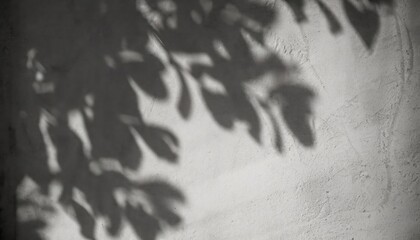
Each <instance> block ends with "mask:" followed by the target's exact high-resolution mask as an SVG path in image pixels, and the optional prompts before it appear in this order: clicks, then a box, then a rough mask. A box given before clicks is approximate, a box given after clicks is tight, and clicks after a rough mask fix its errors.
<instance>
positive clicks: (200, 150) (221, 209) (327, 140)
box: [46, 0, 420, 240]
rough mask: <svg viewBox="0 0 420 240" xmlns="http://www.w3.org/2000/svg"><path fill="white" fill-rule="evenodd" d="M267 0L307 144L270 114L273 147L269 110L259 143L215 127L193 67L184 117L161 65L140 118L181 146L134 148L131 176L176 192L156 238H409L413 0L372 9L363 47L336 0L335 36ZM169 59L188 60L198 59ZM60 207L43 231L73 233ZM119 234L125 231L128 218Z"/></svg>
mask: <svg viewBox="0 0 420 240" xmlns="http://www.w3.org/2000/svg"><path fill="white" fill-rule="evenodd" d="M269 3H271V4H272V7H273V8H276V9H277V11H279V14H278V16H277V18H276V20H275V22H274V24H272V26H271V27H270V29H269V30H267V31H266V34H265V39H264V41H265V43H266V45H267V46H268V47H269V48H270V49H271V50H273V51H275V52H276V54H278V55H279V56H280V57H281V58H282V59H283V60H284V61H286V62H287V63H288V64H291V65H292V64H293V65H295V67H296V69H297V71H296V73H293V74H296V76H298V77H297V78H294V79H295V80H294V81H299V83H300V84H303V85H305V86H309V87H310V88H311V89H312V90H313V91H314V92H315V98H314V101H313V102H312V103H311V106H312V108H313V115H311V119H310V123H311V128H312V130H313V132H314V136H315V138H314V139H315V143H314V145H313V146H311V147H305V146H303V145H302V144H300V143H299V142H298V141H297V139H296V137H295V136H294V134H293V133H292V132H291V131H290V130H289V129H288V128H287V126H286V125H285V123H284V120H282V118H280V117H278V121H279V122H280V130H281V137H282V141H283V145H284V146H283V151H282V152H281V153H279V152H278V151H276V149H275V147H274V141H275V140H274V137H273V134H271V132H272V131H273V129H272V126H271V124H270V119H269V116H267V115H265V114H264V112H263V111H261V110H259V112H258V114H259V115H261V118H262V138H261V139H262V143H261V144H257V143H256V142H255V141H254V140H253V139H252V138H251V137H250V136H249V134H248V133H247V129H246V128H247V127H246V126H245V125H244V124H243V123H241V122H236V123H235V126H234V128H233V130H231V131H226V130H225V129H223V128H221V127H220V126H219V125H218V124H217V123H216V122H215V121H214V120H213V119H212V116H211V115H210V113H209V112H208V111H207V110H206V107H205V103H204V102H203V99H202V96H201V95H200V94H199V93H198V92H199V91H198V86H197V84H196V82H195V81H193V80H192V79H191V78H192V76H188V78H187V84H188V85H189V87H190V88H191V93H192V99H193V101H192V102H193V105H192V116H191V119H190V120H189V121H185V120H183V119H182V117H181V116H180V115H179V114H178V113H177V112H176V109H175V108H174V107H173V106H174V105H175V104H176V99H177V98H178V96H179V92H180V85H179V81H173V79H175V78H176V77H177V76H176V74H175V73H174V72H173V71H171V70H170V69H169V70H168V71H167V72H166V73H165V83H166V84H167V85H168V86H169V88H170V89H172V91H171V92H170V97H169V100H168V101H165V102H159V101H155V100H154V99H152V98H149V97H147V96H145V95H144V94H141V90H138V91H140V92H139V98H140V101H141V107H140V112H141V113H142V114H143V116H144V118H145V120H146V121H150V122H155V123H162V124H165V125H166V126H168V127H169V128H170V130H171V131H173V132H174V133H175V134H176V135H177V136H178V137H179V140H180V144H181V147H180V152H179V163H178V164H176V165H168V164H166V163H164V162H161V161H158V160H157V157H156V156H155V155H154V154H153V153H152V152H151V151H148V150H145V151H144V153H143V154H144V157H145V158H146V159H148V160H147V161H144V162H143V163H142V164H143V165H142V169H141V171H140V173H141V174H139V175H138V178H139V179H153V178H163V179H165V180H168V181H169V182H172V183H173V184H174V185H176V186H178V187H179V188H180V189H181V191H182V192H183V193H184V195H185V197H186V203H185V204H183V205H176V210H177V211H178V212H179V213H180V214H181V216H182V219H183V222H182V224H181V225H180V226H179V227H177V228H168V229H165V230H164V231H163V232H162V234H161V235H159V238H158V239H162V240H163V239H168V240H170V239H171V240H172V239H179V240H184V239H202V240H206V239H253V240H254V239H255V240H259V239H261V240H262V239H349V240H350V239H420V230H419V229H420V222H419V217H420V202H419V201H420V178H419V173H420V169H419V168H420V159H419V158H420V155H419V149H420V146H419V144H420V128H419V126H418V123H419V122H420V111H419V108H420V105H419V104H420V95H419V92H420V81H419V79H420V68H419V65H418V62H419V61H420V50H419V49H420V48H419V46H420V18H419V17H418V10H419V9H420V4H419V3H418V2H417V1H415V0H412V1H408V0H402V1H398V2H396V5H395V9H394V12H393V13H389V12H388V11H387V9H386V8H381V9H379V16H380V23H381V25H380V27H379V31H378V33H377V34H376V37H375V41H374V44H373V47H372V48H371V49H368V48H367V47H366V45H365V44H364V43H363V42H362V40H361V38H360V36H358V34H357V33H356V32H355V30H354V28H353V27H352V26H351V24H350V23H349V20H348V19H347V18H346V17H345V13H344V12H343V8H342V4H341V1H325V3H326V4H327V5H328V6H329V7H330V8H331V10H332V11H333V12H334V13H335V15H336V16H337V18H338V20H339V21H340V23H341V24H342V31H341V32H340V33H339V34H332V33H331V31H329V29H328V24H327V22H326V21H325V18H324V17H323V16H322V15H321V12H320V8H319V7H318V6H317V5H316V4H315V2H314V1H308V4H307V5H306V6H305V11H306V14H307V16H308V19H309V21H307V22H304V23H301V24H298V23H296V22H295V21H294V18H293V15H292V12H291V10H290V9H289V8H288V7H287V6H286V5H285V4H284V3H283V2H280V1H278V2H276V1H270V2H269ZM250 44H251V46H254V45H255V47H253V48H254V50H255V51H256V52H257V53H260V54H261V55H263V54H264V53H263V50H261V49H259V48H258V44H256V43H252V42H251V43H250ZM252 44H253V45H252ZM177 58H178V59H179V61H180V62H182V64H184V65H185V66H186V67H187V68H188V64H190V62H194V61H203V62H206V61H208V59H207V60H206V56H188V55H182V56H177ZM238 70H240V69H238ZM284 77H285V78H287V76H284ZM296 79H297V80H296ZM210 82H211V81H210ZM270 84H273V76H272V75H270V74H267V75H264V76H262V77H260V79H255V80H253V81H252V82H250V83H249V86H247V87H248V88H249V91H251V92H253V93H255V94H256V95H258V94H261V95H264V94H265V88H266V86H267V85H270ZM73 121H74V122H76V121H77V117H75V118H74V119H73ZM76 128H77V127H76ZM138 141H139V144H140V145H144V143H143V142H142V141H141V140H138ZM57 189H60V187H59V186H58V187H57ZM57 191H59V190H57ZM53 192H54V191H53ZM57 208H58V209H59V207H57ZM60 211H61V213H62V214H60ZM60 211H59V212H58V213H57V214H56V215H55V217H53V218H50V219H49V226H48V228H47V230H46V233H47V236H49V239H82V237H81V236H80V235H79V233H78V226H77V225H76V224H75V223H74V221H73V220H72V219H71V218H70V217H68V215H66V214H65V213H64V212H65V211H64V210H63V209H62V210H60ZM104 221H105V220H104ZM96 231H97V236H98V239H105V238H106V236H105V232H104V228H102V227H101V226H99V227H98V229H97V230H96ZM120 238H121V239H135V238H136V236H135V234H134V233H133V230H132V229H131V228H130V227H127V228H125V229H124V231H123V232H122V233H121V236H120Z"/></svg>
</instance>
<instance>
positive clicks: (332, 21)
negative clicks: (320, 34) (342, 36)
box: [316, 0, 342, 34]
mask: <svg viewBox="0 0 420 240" xmlns="http://www.w3.org/2000/svg"><path fill="white" fill-rule="evenodd" d="M316 3H317V4H318V6H319V9H321V11H322V13H324V15H325V17H326V18H327V22H328V25H329V28H330V31H331V32H332V33H334V34H337V33H339V32H341V31H342V27H341V24H340V22H339V21H338V19H337V17H336V16H335V15H334V13H333V12H332V11H331V10H330V9H329V8H328V7H327V5H325V3H323V2H322V1H321V0H317V1H316Z"/></svg>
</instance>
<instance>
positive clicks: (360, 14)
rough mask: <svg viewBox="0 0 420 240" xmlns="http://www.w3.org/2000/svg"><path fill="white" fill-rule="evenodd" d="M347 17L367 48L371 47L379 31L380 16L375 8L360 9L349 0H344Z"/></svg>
mask: <svg viewBox="0 0 420 240" xmlns="http://www.w3.org/2000/svg"><path fill="white" fill-rule="evenodd" d="M344 10H345V12H346V14H347V17H348V19H349V21H350V23H351V25H352V26H353V28H354V29H355V30H356V32H357V34H358V35H359V37H360V38H361V39H362V40H363V43H364V44H365V45H366V47H367V48H369V49H371V48H372V46H373V43H374V41H375V37H376V35H377V34H378V32H379V26H380V22H379V16H378V13H377V12H376V11H374V10H370V9H367V8H364V9H362V10H359V9H357V8H356V6H354V5H353V4H352V3H351V2H350V1H349V0H344Z"/></svg>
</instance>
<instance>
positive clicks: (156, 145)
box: [16, 0, 391, 240]
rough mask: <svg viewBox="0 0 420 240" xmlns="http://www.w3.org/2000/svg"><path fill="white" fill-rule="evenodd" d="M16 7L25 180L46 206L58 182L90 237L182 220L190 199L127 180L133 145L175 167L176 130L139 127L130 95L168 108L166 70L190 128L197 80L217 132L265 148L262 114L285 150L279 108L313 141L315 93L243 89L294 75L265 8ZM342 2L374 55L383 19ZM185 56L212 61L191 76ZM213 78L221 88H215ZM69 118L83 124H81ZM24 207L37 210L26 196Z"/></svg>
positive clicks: (130, 3)
mask: <svg viewBox="0 0 420 240" xmlns="http://www.w3.org/2000/svg"><path fill="white" fill-rule="evenodd" d="M370 2H371V4H391V1H373V0H372V1H370ZM286 3H287V4H288V5H289V6H290V8H291V9H292V10H293V12H294V14H295V16H296V21H298V22H304V21H306V20H307V17H306V14H305V11H304V6H305V4H304V3H305V1H304V0H299V1H298V0H297V1H294V0H293V1H286ZM316 3H317V4H318V5H319V8H320V10H321V12H322V13H323V14H324V15H325V17H326V19H327V20H328V22H329V26H330V30H331V32H332V33H339V32H340V31H341V30H342V26H341V24H340V22H339V21H338V19H337V18H336V17H335V15H334V13H333V12H332V11H331V10H330V9H329V8H328V6H327V5H326V4H325V3H323V2H322V1H321V0H317V1H316ZM16 4H17V8H18V9H19V19H20V23H19V29H20V31H19V37H20V38H19V41H20V42H19V45H20V46H21V52H20V53H19V54H20V55H19V59H20V60H21V62H20V63H19V64H20V65H19V67H20V69H21V71H19V72H20V75H21V76H20V79H19V87H20V93H21V96H20V97H19V100H20V104H19V107H20V109H19V110H20V112H19V122H18V123H17V129H16V131H17V133H16V134H17V141H18V142H17V146H18V158H19V177H18V179H19V182H22V181H23V180H24V179H31V180H32V181H33V182H34V183H35V184H36V186H37V187H38V189H39V192H40V193H41V194H42V195H43V196H45V197H46V198H51V195H52V193H51V190H50V189H51V185H52V184H56V183H58V184H59V185H60V186H61V187H62V189H61V191H60V193H59V196H58V199H57V200H56V201H57V202H58V204H59V205H61V206H62V207H63V208H64V209H65V210H66V211H67V213H68V214H69V215H70V216H72V217H73V218H74V219H75V220H76V222H77V223H78V224H79V227H80V233H81V234H82V235H83V236H84V237H85V238H87V239H96V238H95V232H96V228H97V225H98V219H99V218H101V219H105V220H106V222H107V225H106V229H107V230H108V233H109V234H110V235H112V236H118V234H119V233H120V231H121V228H122V226H123V224H124V223H128V224H130V225H131V226H132V228H133V229H134V231H135V232H136V234H137V236H138V237H139V238H141V239H144V240H154V239H156V237H157V235H158V234H159V233H160V232H161V231H162V230H164V229H165V228H166V227H176V226H177V225H179V224H180V223H181V221H182V218H181V216H180V215H179V214H178V213H177V212H176V208H175V207H174V206H175V205H176V204H179V203H185V201H186V200H185V197H184V196H183V194H182V192H181V190H179V189H178V188H177V187H175V186H173V185H172V184H170V183H168V182H166V181H163V180H150V181H138V180H136V179H133V178H132V177H130V172H132V171H137V170H138V169H139V168H141V164H142V161H144V160H145V159H143V154H142V149H141V148H140V147H139V145H138V144H137V142H136V136H140V137H141V138H142V139H143V141H144V143H145V144H146V145H147V147H148V148H149V149H150V150H152V151H153V152H154V154H155V155H156V156H157V157H159V158H160V159H162V160H164V161H167V162H168V163H170V164H174V163H177V161H178V149H179V147H180V142H179V139H178V137H177V136H176V135H175V134H174V133H173V132H172V131H171V130H170V128H169V127H167V126H161V125H158V124H154V123H149V122H146V121H145V120H144V119H143V117H142V115H141V113H140V112H139V105H138V104H139V98H138V96H137V93H136V91H135V90H134V89H135V88H136V87H137V88H140V89H141V90H142V92H143V93H144V94H146V95H148V97H151V98H154V99H158V100H166V99H167V98H168V96H169V93H170V91H171V89H169V88H168V86H166V85H165V83H164V80H163V78H162V74H163V72H164V71H165V69H166V68H167V66H168V65H169V66H171V67H172V68H173V69H175V72H176V74H177V78H178V79H179V81H180V85H181V93H180V97H179V99H178V102H177V105H176V107H177V110H178V112H179V114H180V115H181V116H182V117H183V118H184V119H185V120H188V119H189V118H190V117H191V115H192V114H193V113H192V96H191V91H192V89H191V87H190V86H189V84H188V81H187V80H186V79H187V78H186V75H190V76H192V77H193V78H194V79H195V81H197V84H198V86H199V89H198V91H199V92H200V93H201V97H202V99H203V100H204V103H205V106H206V108H207V110H208V112H209V113H210V115H211V116H212V118H213V119H214V121H215V122H216V123H217V124H218V125H219V126H220V127H221V128H224V129H226V130H230V129H233V128H234V125H235V123H236V122H242V123H245V124H246V126H247V128H248V132H249V134H250V136H251V137H252V138H253V139H254V140H255V141H256V142H258V143H260V142H261V136H260V135H261V128H262V124H261V116H260V113H259V112H263V113H265V114H267V116H268V117H269V119H270V122H271V124H272V129H273V135H274V139H275V147H276V148H277V149H278V150H279V151H282V140H281V134H280V125H279V123H278V117H279V116H277V115H278V114H276V111H274V110H275V109H278V111H279V113H280V115H281V116H282V117H283V119H284V122H285V124H286V125H287V127H288V128H289V130H290V132H291V133H292V134H293V135H294V136H295V137H296V139H297V140H298V141H299V142H300V143H301V144H302V145H304V146H306V147H311V146H313V144H314V141H315V136H314V133H313V130H312V129H311V126H310V123H309V119H310V117H311V115H312V110H311V101H312V100H313V99H314V97H315V94H314V92H313V91H312V90H311V89H309V88H308V87H306V86H304V85H302V84H297V83H294V82H293V81H290V79H289V80H288V81H285V80H284V79H282V78H281V77H279V79H278V83H277V84H276V85H275V86H274V87H273V88H270V89H269V90H268V93H267V94H266V96H265V97H256V96H254V95H252V93H250V91H249V89H248V88H247V84H248V83H250V82H252V81H253V80H255V79H257V78H258V77H261V76H263V75H264V74H266V73H275V74H276V76H285V75H293V74H292V73H293V72H294V71H295V69H294V68H293V67H291V66H289V65H287V64H285V63H284V62H283V61H282V59H280V57H279V56H278V55H277V54H275V53H274V52H271V51H270V50H269V49H268V48H267V47H265V44H264V32H265V30H266V29H267V28H268V27H269V26H270V24H272V23H273V21H274V19H275V16H276V12H275V10H274V9H273V8H272V7H270V6H269V5H267V4H263V3H260V2H255V1H244V0H202V1H191V0H172V1H170V0H138V1H136V0H124V1H122V0H91V1H85V0H39V1H30V0H23V1H19V2H18V3H16ZM343 4H344V8H345V11H346V13H347V14H348V17H349V19H350V23H351V24H352V25H353V26H354V28H355V30H356V31H357V32H358V34H359V35H360V36H361V38H362V39H363V41H364V43H365V44H366V45H367V47H369V48H371V47H372V44H373V39H374V36H375V35H376V32H377V31H378V28H379V21H378V15H377V13H376V11H374V10H372V9H371V8H370V7H371V6H369V8H366V9H365V10H363V11H361V10H359V9H358V8H356V7H355V6H354V5H353V3H351V2H350V1H349V0H344V1H343ZM367 22H368V23H369V24H367V25H365V24H366V23H367ZM250 41H251V42H253V43H256V44H258V45H260V46H262V47H263V48H265V49H266V50H267V52H269V54H268V55H267V57H266V58H264V59H262V60H261V59H258V58H257V57H256V56H255V54H254V53H253V52H252V49H251V47H250V44H249V42H250ZM151 42H157V43H159V46H160V48H161V49H163V52H164V56H165V57H164V58H162V57H159V56H157V54H156V53H155V52H154V51H153V50H151V48H150V44H151ZM179 53H183V54H205V55H206V56H208V57H209V59H211V62H212V64H202V63H193V64H192V65H191V66H190V69H186V68H185V67H183V66H182V64H180V63H179V61H178V60H177V58H176V54H179ZM209 78H210V79H212V81H213V82H214V84H217V85H218V86H221V88H222V91H215V90H214V89H213V88H212V87H211V86H209V84H208V79H209ZM292 80H293V79H292ZM70 119H73V120H75V119H76V120H77V121H78V122H79V126H78V127H74V126H73V125H72V124H73V123H72V121H71V120H70ZM80 128H82V129H85V131H84V133H80V132H79V131H78V130H77V129H80ZM84 134H85V135H84ZM117 193H118V194H120V195H121V196H123V197H122V198H123V200H121V199H119V198H118V197H117V196H116V195H118V194H117ZM77 195H82V196H83V197H82V200H80V197H77ZM145 202H146V203H147V204H146V203H145ZM19 204H20V205H21V206H23V205H28V204H29V205H33V206H35V207H36V206H37V205H36V204H34V203H32V202H31V201H30V199H25V198H23V199H22V204H21V203H19ZM21 206H20V207H21ZM49 211H53V210H49ZM46 224H47V223H46V221H45V216H44V218H43V217H42V216H41V217H40V218H38V219H35V220H33V219H32V220H30V221H23V222H22V223H21V224H19V228H18V233H23V234H24V235H20V236H19V237H20V238H19V239H42V236H41V235H39V231H40V230H41V229H42V228H43V227H44V226H46Z"/></svg>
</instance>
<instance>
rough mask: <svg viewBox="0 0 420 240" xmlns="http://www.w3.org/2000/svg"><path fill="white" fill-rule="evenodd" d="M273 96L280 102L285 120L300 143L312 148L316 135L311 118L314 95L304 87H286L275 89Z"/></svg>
mask: <svg viewBox="0 0 420 240" xmlns="http://www.w3.org/2000/svg"><path fill="white" fill-rule="evenodd" d="M271 96H272V97H275V98H278V99H279V100H280V104H281V111H282V114H283V118H284V120H285V121H286V124H287V126H288V127H289V128H290V130H291V131H292V133H293V134H294V135H295V136H296V137H297V139H298V140H299V142H300V143H301V144H303V145H304V146H312V145H313V144H314V135H313V133H312V129H311V127H310V125H309V117H310V116H311V114H312V110H311V106H310V101H311V100H312V98H314V93H313V92H312V91H311V90H309V89H308V88H305V87H303V86H298V85H284V86H280V87H279V88H277V89H275V90H274V91H273V92H272V93H271Z"/></svg>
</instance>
